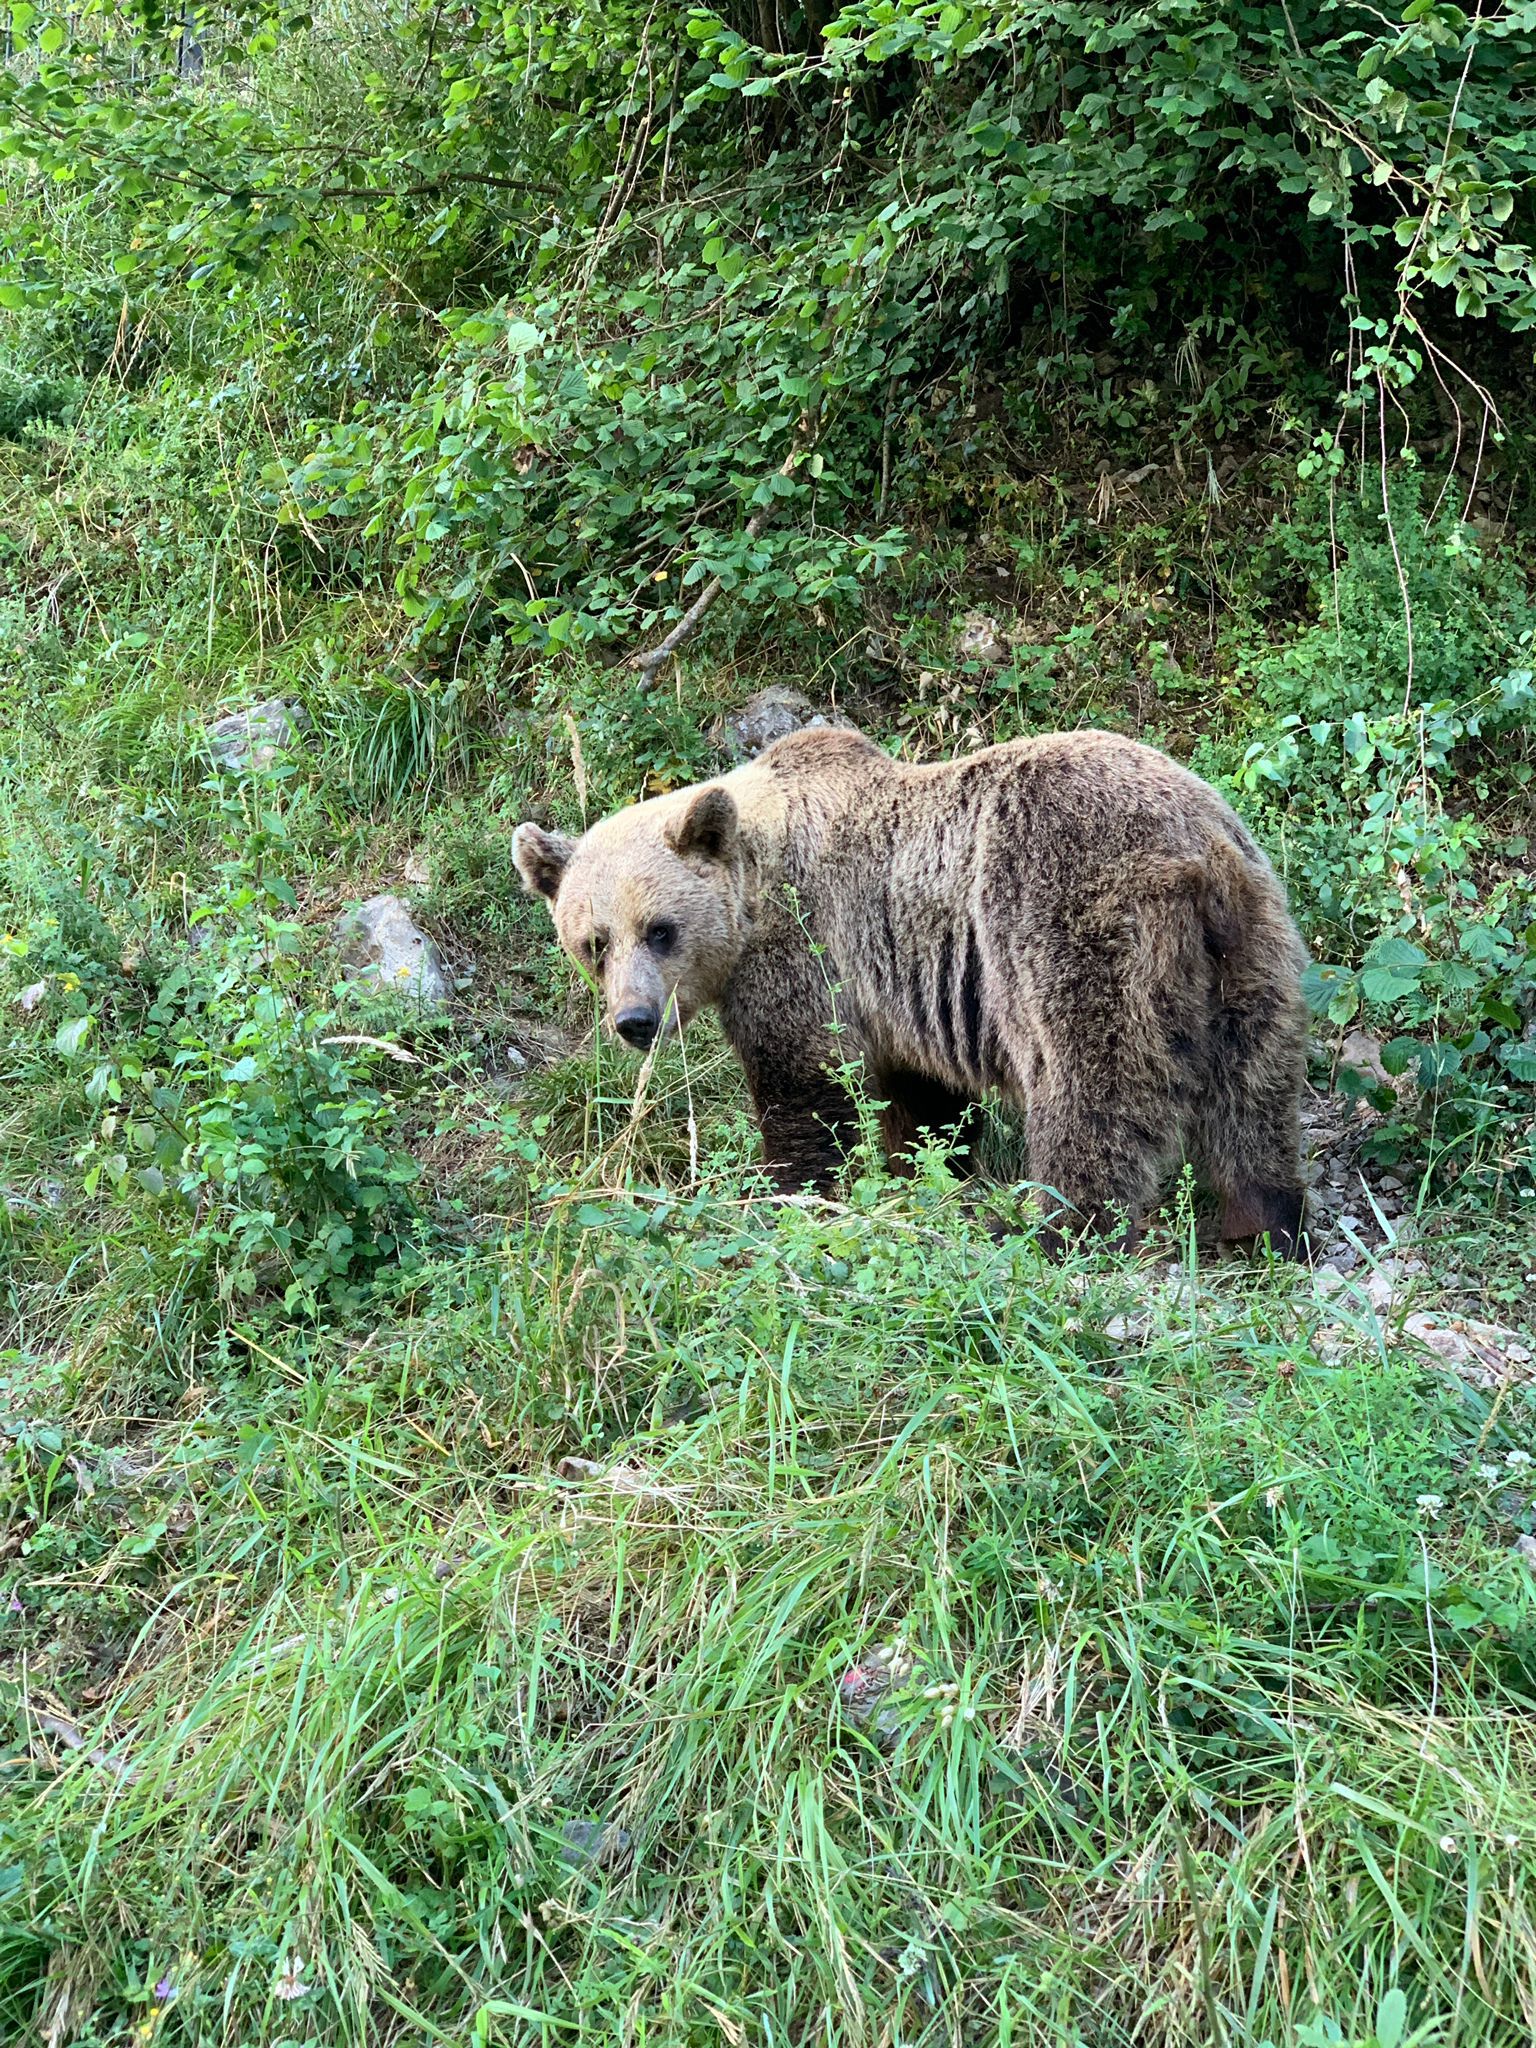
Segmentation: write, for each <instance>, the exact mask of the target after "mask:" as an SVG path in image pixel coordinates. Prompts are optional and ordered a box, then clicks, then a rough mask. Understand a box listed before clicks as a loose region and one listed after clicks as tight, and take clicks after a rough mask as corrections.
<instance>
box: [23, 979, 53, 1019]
mask: <svg viewBox="0 0 1536 2048" xmlns="http://www.w3.org/2000/svg"><path fill="white" fill-rule="evenodd" d="M47 993H48V984H47V982H46V981H29V982H28V983H27V985H26V987H25V988H24V989H23V990H22V991H21V994H20V995H19V996H18V997H17V998H16V1002H17V1006H18V1008H20V1009H21V1010H23V1011H25V1012H26V1014H27V1016H29V1017H30V1016H31V1014H32V1012H33V1011H34V1010H35V1009H36V1008H37V1006H38V1004H39V1003H40V1002H41V1001H42V1000H43V997H44V996H45V995H47Z"/></svg>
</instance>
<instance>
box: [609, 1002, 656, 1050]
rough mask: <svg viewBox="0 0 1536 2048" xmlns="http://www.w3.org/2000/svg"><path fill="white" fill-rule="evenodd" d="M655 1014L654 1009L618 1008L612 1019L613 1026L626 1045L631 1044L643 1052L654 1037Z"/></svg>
mask: <svg viewBox="0 0 1536 2048" xmlns="http://www.w3.org/2000/svg"><path fill="white" fill-rule="evenodd" d="M656 1024H657V1016H656V1012H655V1011H654V1010H620V1012H619V1014H618V1015H617V1017H615V1018H614V1020H613V1028H614V1030H615V1031H617V1033H618V1034H619V1036H620V1038H622V1039H623V1041H624V1043H625V1044H626V1045H633V1046H636V1047H638V1048H639V1050H640V1051H641V1052H644V1051H645V1050H646V1048H647V1047H648V1046H649V1045H650V1044H651V1043H652V1042H653V1041H654V1039H655V1037H656Z"/></svg>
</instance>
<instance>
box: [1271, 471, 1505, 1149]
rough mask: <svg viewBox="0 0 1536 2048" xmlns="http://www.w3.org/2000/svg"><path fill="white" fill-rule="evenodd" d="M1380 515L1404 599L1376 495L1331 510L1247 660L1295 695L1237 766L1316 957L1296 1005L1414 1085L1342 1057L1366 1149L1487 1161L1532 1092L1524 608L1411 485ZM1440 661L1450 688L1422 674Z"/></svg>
mask: <svg viewBox="0 0 1536 2048" xmlns="http://www.w3.org/2000/svg"><path fill="white" fill-rule="evenodd" d="M1391 516H1392V518H1393V537H1394V538H1395V539H1396V542H1397V547H1398V557H1399V559H1400V560H1401V562H1402V564H1403V583H1404V585H1405V586H1406V589H1407V593H1408V604H1407V606H1406V607H1405V604H1404V598H1403V592H1402V589H1400V588H1399V579H1398V576H1397V574H1396V571H1395V566H1394V567H1393V568H1392V569H1391V570H1390V572H1389V571H1388V570H1386V569H1384V565H1383V561H1382V556H1383V555H1385V554H1387V553H1388V547H1389V542H1388V539H1387V538H1386V537H1385V526H1386V515H1382V516H1381V517H1380V518H1377V517H1376V516H1375V515H1371V516H1370V517H1369V518H1367V519H1366V523H1365V527H1364V530H1363V531H1362V530H1361V524H1360V522H1361V520H1362V518H1364V517H1365V515H1363V514H1362V513H1361V511H1360V510H1359V508H1351V509H1350V510H1349V512H1348V514H1347V516H1346V519H1345V521H1344V526H1343V531H1344V533H1345V538H1346V541H1347V542H1350V543H1352V544H1351V545H1349V547H1348V551H1347V553H1346V554H1345V556H1344V557H1343V559H1342V561H1341V564H1340V567H1339V571H1338V575H1337V578H1336V580H1334V581H1331V582H1330V583H1328V584H1327V585H1325V586H1321V587H1320V589H1319V609H1320V611H1321V612H1322V613H1323V617H1322V619H1321V621H1320V622H1319V624H1318V625H1316V626H1315V627H1313V628H1312V629H1310V630H1309V631H1308V632H1307V633H1304V634H1303V635H1301V636H1300V637H1299V639H1297V640H1296V641H1295V642H1293V643H1292V644H1291V645H1290V646H1289V647H1288V648H1286V649H1284V650H1283V651H1281V652H1280V653H1279V654H1278V655H1276V656H1274V657H1271V658H1270V659H1269V660H1268V661H1267V662H1266V663H1265V664H1262V665H1261V675H1260V682H1261V688H1262V689H1263V691H1264V694H1265V695H1266V696H1267V697H1268V699H1269V701H1270V703H1271V704H1272V705H1274V706H1276V707H1277V708H1278V707H1279V706H1280V705H1287V704H1288V705H1296V704H1300V705H1301V706H1303V707H1305V708H1303V709H1286V710H1284V711H1283V712H1282V713H1281V714H1280V715H1279V716H1278V717H1277V718H1276V720H1275V723H1274V725H1273V727H1272V728H1271V730H1270V731H1269V733H1268V734H1267V735H1265V736H1264V737H1263V738H1261V739H1259V740H1256V741H1255V742H1254V743H1253V744H1252V745H1251V746H1250V747H1249V748H1248V750H1247V753H1246V755H1245V757H1244V759H1243V762H1242V765H1241V767H1240V769H1239V771H1238V775H1237V778H1236V779H1237V781H1238V784H1239V786H1240V787H1241V789H1242V790H1243V791H1245V792H1246V793H1247V794H1248V796H1249V799H1250V801H1252V800H1253V799H1257V800H1258V801H1259V802H1260V803H1261V804H1263V805H1266V806H1267V807H1268V808H1269V810H1270V811H1271V814H1272V836H1273V839H1274V842H1275V844H1276V845H1277V846H1278V848H1279V849H1280V851H1281V854H1282V858H1283V862H1284V866H1285V870H1286V874H1287V878H1288V881H1289V883H1290V886H1291V889H1292V892H1293V895H1294V898H1295V900H1296V903H1297V906H1298V910H1299V911H1300V912H1301V914H1302V916H1303V918H1304V921H1305V922H1306V925H1307V928H1308V931H1309V935H1310V936H1311V939H1312V943H1313V950H1314V953H1315V954H1317V955H1318V956H1319V958H1318V960H1317V964H1315V965H1314V966H1313V967H1312V968H1311V970H1310V971H1309V974H1308V989H1309V993H1310V995H1311V999H1312V1001H1313V1003H1314V1005H1315V1007H1316V1008H1317V1009H1318V1011H1319V1012H1320V1013H1322V1014H1324V1015H1326V1016H1327V1018H1328V1019H1329V1020H1330V1021H1331V1022H1332V1023H1333V1024H1334V1025H1336V1026H1338V1027H1340V1028H1343V1027H1347V1026H1350V1025H1353V1024H1355V1023H1357V1022H1358V1023H1359V1024H1361V1025H1363V1026H1364V1027H1366V1028H1367V1029H1368V1030H1369V1031H1371V1032H1372V1033H1373V1034H1375V1035H1377V1036H1379V1037H1380V1038H1381V1039H1382V1040H1383V1042H1384V1043H1383V1051H1382V1065H1383V1067H1384V1068H1385V1070H1386V1071H1387V1073H1388V1074H1390V1075H1394V1076H1403V1075H1407V1076H1408V1077H1409V1078H1410V1079H1411V1080H1412V1081H1414V1082H1416V1083H1417V1084H1418V1088H1419V1090H1420V1091H1421V1092H1420V1093H1419V1095H1418V1096H1417V1097H1416V1098H1412V1097H1410V1098H1404V1097H1402V1096H1401V1095H1400V1094H1399V1093H1398V1092H1397V1091H1394V1090H1392V1089H1390V1088H1386V1087H1380V1086H1377V1087H1374V1088H1373V1087H1372V1085H1371V1084H1370V1082H1369V1081H1368V1080H1364V1079H1362V1078H1361V1077H1360V1076H1358V1075H1346V1077H1345V1085H1346V1086H1348V1087H1352V1088H1359V1089H1361V1090H1363V1091H1364V1092H1367V1093H1370V1094H1372V1095H1373V1096H1374V1098H1375V1100H1376V1101H1377V1104H1378V1106H1379V1107H1382V1108H1383V1109H1389V1110H1390V1111H1391V1112H1392V1114H1391V1115H1389V1116H1388V1118H1387V1119H1386V1121H1385V1122H1384V1123H1383V1124H1382V1125H1380V1126H1379V1127H1378V1129H1377V1131H1376V1133H1375V1135H1374V1137H1373V1139H1372V1141H1371V1142H1372V1145H1373V1147H1374V1149H1375V1150H1376V1151H1377V1153H1378V1154H1380V1155H1383V1156H1389V1157H1397V1156H1399V1155H1401V1154H1403V1153H1406V1152H1408V1151H1412V1150H1419V1149H1422V1148H1423V1146H1424V1144H1425V1142H1426V1140H1427V1141H1428V1144H1429V1149H1430V1152H1431V1156H1432V1157H1434V1158H1435V1159H1436V1160H1438V1162H1439V1163H1441V1164H1442V1165H1446V1166H1450V1165H1454V1166H1456V1167H1457V1168H1466V1167H1468V1166H1470V1165H1473V1164H1476V1165H1477V1166H1478V1167H1479V1168H1480V1169H1483V1170H1486V1171H1488V1172H1490V1173H1492V1174H1495V1175H1497V1174H1499V1173H1501V1172H1506V1173H1507V1172H1508V1171H1510V1170H1511V1169H1512V1168H1514V1167H1515V1166H1516V1165H1517V1164H1519V1163H1520V1162H1521V1161H1529V1159H1530V1154H1531V1118H1532V1115H1533V1112H1536V1100H1533V1098H1532V1095H1531V1087H1532V1084H1533V1083H1536V1041H1533V1039H1532V1037H1531V1027H1532V1024H1533V1021H1536V879H1533V875H1532V867H1531V862H1530V857H1529V856H1530V839H1529V832H1528V824H1529V811H1530V799H1531V791H1532V789H1533V785H1536V746H1533V738H1536V674H1533V669H1532V667H1530V666H1529V665H1527V664H1529V663H1530V661H1531V659H1532V653H1531V650H1532V646H1533V642H1536V620H1533V619H1532V617H1531V610H1530V606H1529V602H1528V600H1526V599H1525V597H1524V593H1523V590H1517V589H1514V588H1512V587H1511V586H1510V581H1509V579H1508V578H1507V577H1506V576H1505V575H1504V574H1503V573H1502V572H1497V573H1496V572H1495V570H1494V569H1493V567H1492V566H1490V565H1488V564H1485V563H1484V562H1483V560H1482V558H1481V556H1480V555H1479V553H1478V550H1477V548H1476V545H1475V541H1474V540H1473V538H1472V537H1471V536H1470V535H1469V534H1468V532H1467V530H1466V529H1465V528H1462V527H1461V526H1459V525H1458V524H1452V525H1451V526H1450V527H1448V528H1446V529H1442V530H1439V531H1436V530H1435V529H1433V528H1431V529H1429V530H1426V528H1425V524H1424V522H1423V520H1422V518H1420V517H1419V516H1418V513H1417V506H1416V500H1415V498H1414V495H1413V493H1412V492H1411V490H1410V491H1408V492H1406V493H1402V494H1400V496H1399V499H1398V502H1397V503H1396V504H1395V506H1394V508H1393V513H1392V515H1391ZM1338 530H1339V529H1338V527H1337V525H1336V531H1338ZM1453 572H1454V573H1453ZM1389 579H1390V580H1389ZM1410 607H1411V608H1412V611H1413V612H1414V613H1416V618H1417V644H1418V646H1419V647H1421V648H1423V649H1425V650H1426V651H1425V658H1424V659H1423V660H1422V661H1420V662H1419V663H1418V664H1417V666H1414V665H1412V658H1411V655H1410V653H1409V644H1410V643H1409V634H1410V632H1411V630H1412V627H1411V624H1410V611H1409V608H1410ZM1345 619H1348V620H1349V621H1350V624H1349V626H1348V628H1347V629H1346V628H1344V627H1343V626H1342V625H1341V621H1343V620H1345ZM1511 654H1513V655H1514V656H1515V657H1516V665H1513V666H1502V665H1500V666H1498V667H1496V666H1495V664H1500V663H1501V660H1502V661H1507V660H1508V658H1509V656H1510V655H1511ZM1453 679H1459V688H1457V689H1456V693H1455V694H1454V695H1450V694H1446V695H1440V694H1433V695H1431V694H1430V692H1431V691H1434V692H1437V693H1438V692H1439V691H1441V690H1446V689H1448V688H1449V686H1450V685H1451V683H1452V681H1453ZM1421 692H1422V694H1421ZM1319 712H1322V713H1331V714H1332V715H1324V716H1319V715H1316V714H1318V713H1319ZM1506 821H1508V822H1506ZM1526 1170H1527V1172H1528V1171H1529V1167H1528V1166H1527V1169H1526Z"/></svg>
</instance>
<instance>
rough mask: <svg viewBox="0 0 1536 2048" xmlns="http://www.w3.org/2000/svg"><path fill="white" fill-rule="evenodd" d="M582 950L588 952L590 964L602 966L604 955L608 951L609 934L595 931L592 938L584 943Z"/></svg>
mask: <svg viewBox="0 0 1536 2048" xmlns="http://www.w3.org/2000/svg"><path fill="white" fill-rule="evenodd" d="M581 950H582V951H583V953H585V954H586V956H587V962H588V964H589V966H592V967H601V966H602V964H603V955H604V954H605V953H606V952H607V951H608V934H607V933H606V932H594V933H593V934H592V936H591V938H589V939H587V940H586V941H585V942H584V943H583V945H582V949H581Z"/></svg>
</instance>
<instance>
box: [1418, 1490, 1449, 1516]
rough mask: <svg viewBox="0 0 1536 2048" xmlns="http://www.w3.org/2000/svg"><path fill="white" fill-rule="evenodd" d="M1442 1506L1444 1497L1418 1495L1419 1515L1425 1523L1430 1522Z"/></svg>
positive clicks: (1429, 1494) (1438, 1495)
mask: <svg viewBox="0 0 1536 2048" xmlns="http://www.w3.org/2000/svg"><path fill="white" fill-rule="evenodd" d="M1444 1506H1445V1497H1444V1495H1443V1494H1439V1493H1421V1494H1420V1495H1419V1513H1420V1514H1421V1515H1422V1516H1423V1517H1424V1519H1425V1521H1426V1522H1432V1521H1433V1520H1434V1519H1435V1517H1436V1516H1437V1515H1438V1514H1439V1512H1440V1510H1441V1509H1442V1508H1443V1507H1444Z"/></svg>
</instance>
